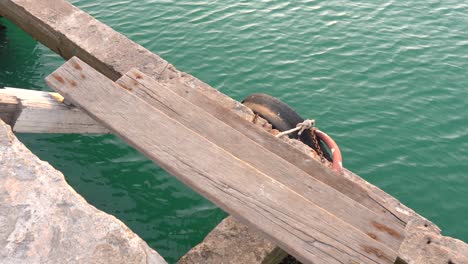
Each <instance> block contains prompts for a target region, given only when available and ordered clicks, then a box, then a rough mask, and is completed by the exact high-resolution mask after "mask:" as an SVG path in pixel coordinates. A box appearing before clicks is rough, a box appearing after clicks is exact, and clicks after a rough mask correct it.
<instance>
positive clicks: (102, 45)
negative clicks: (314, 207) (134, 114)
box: [0, 0, 408, 224]
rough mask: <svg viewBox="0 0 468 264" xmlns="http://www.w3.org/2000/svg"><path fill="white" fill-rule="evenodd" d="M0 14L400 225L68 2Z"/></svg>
mask: <svg viewBox="0 0 468 264" xmlns="http://www.w3.org/2000/svg"><path fill="white" fill-rule="evenodd" d="M0 14H2V15H4V16H5V17H7V18H8V19H10V20H12V21H13V22H14V23H16V24H18V25H19V26H20V27H22V28H23V29H24V30H25V31H26V32H28V33H30V34H31V35H32V36H33V37H35V38H36V39H38V40H39V41H41V42H42V43H43V44H44V45H46V46H48V47H49V48H51V49H52V50H54V51H56V52H57V53H59V54H60V55H61V56H62V57H64V58H66V59H68V58H70V57H72V56H75V55H76V56H78V57H79V58H81V59H82V60H83V61H85V62H87V63H88V64H90V65H92V66H93V67H94V68H95V69H97V70H98V71H100V72H101V73H103V74H104V75H106V76H107V77H109V78H111V79H112V80H116V79H118V78H119V77H120V76H121V75H123V74H125V73H126V72H127V71H129V70H130V69H131V68H135V67H136V68H138V69H139V70H141V71H142V72H144V73H145V74H148V75H149V76H150V77H152V78H157V79H158V81H160V82H161V83H164V84H166V85H168V88H170V89H172V90H173V91H175V92H176V93H178V94H179V95H180V96H182V97H184V98H186V99H187V100H188V101H190V102H192V103H193V104H195V105H197V106H199V107H201V108H203V109H204V110H205V111H207V112H209V113H210V114H212V115H213V116H215V117H216V118H218V119H220V120H223V121H224V122H226V123H228V124H229V125H230V126H231V127H233V128H236V129H237V130H238V131H240V132H242V133H244V134H245V135H246V136H248V137H250V138H251V139H253V140H255V141H258V142H262V144H263V146H264V147H266V148H267V149H268V150H270V151H272V152H274V153H275V154H277V155H279V156H281V157H282V158H284V159H286V160H288V161H289V162H291V163H293V164H294V165H296V166H297V167H299V168H301V169H302V170H304V171H306V172H308V173H309V174H310V175H313V177H316V178H317V179H318V180H320V181H322V182H324V183H326V184H328V185H330V186H332V187H333V188H335V189H337V190H339V191H340V192H342V193H344V194H346V195H347V196H349V197H351V198H352V199H354V200H356V201H358V202H359V203H361V204H363V205H365V206H366V207H368V208H369V209H371V210H373V211H375V212H376V213H380V212H384V213H385V214H388V215H389V218H394V221H395V222H401V223H402V224H405V223H406V222H407V220H408V216H407V215H406V214H404V213H401V212H399V211H398V210H395V208H393V207H392V206H391V205H390V206H389V204H388V203H387V202H386V201H385V200H384V199H382V198H381V197H380V196H379V195H375V194H374V193H372V192H369V191H368V190H365V189H363V188H362V187H360V186H359V185H357V184H355V183H353V182H351V181H349V180H348V179H346V178H344V177H342V176H340V175H336V174H334V173H331V172H323V171H324V169H323V167H322V166H321V165H320V164H319V163H318V162H316V161H314V160H312V159H311V158H310V157H308V156H307V155H306V154H304V153H302V152H300V151H298V150H297V149H295V148H294V147H292V146H290V145H288V144H286V143H282V142H279V141H278V140H274V139H273V138H272V137H267V136H266V135H265V134H266V133H265V132H264V131H261V130H260V129H259V128H257V127H255V126H254V125H252V124H248V123H246V122H238V120H241V118H240V117H236V115H240V116H243V117H246V116H247V117H248V114H246V112H247V111H246V109H245V107H243V106H242V105H240V104H238V103H237V102H235V101H234V100H232V99H231V98H229V97H227V96H224V95H223V94H221V93H219V92H217V91H216V90H215V89H213V88H211V87H209V86H208V85H206V84H204V83H203V82H201V81H199V80H198V79H196V78H194V77H192V76H190V75H189V74H186V73H182V72H179V71H177V70H176V69H175V68H174V67H173V66H172V65H170V64H168V63H167V62H166V61H164V60H163V59H161V58H160V57H159V56H157V55H155V54H153V53H151V52H150V51H148V50H147V49H145V48H143V47H141V46H140V45H138V44H136V43H134V42H132V41H131V40H129V39H127V38H125V37H124V36H123V35H121V34H119V33H118V32H115V31H114V30H112V29H111V28H110V27H108V26H106V25H104V24H102V23H100V22H99V21H97V20H95V19H94V18H92V17H91V16H89V15H88V14H86V13H84V12H83V11H81V10H79V9H78V8H76V7H74V6H73V5H71V4H70V3H68V2H66V1H64V0H42V1H35V0H0ZM176 84H179V85H176ZM194 88H196V89H194ZM207 97H209V98H207ZM232 111H233V112H235V113H236V114H234V113H232ZM236 119H237V120H236ZM317 171H320V173H317Z"/></svg>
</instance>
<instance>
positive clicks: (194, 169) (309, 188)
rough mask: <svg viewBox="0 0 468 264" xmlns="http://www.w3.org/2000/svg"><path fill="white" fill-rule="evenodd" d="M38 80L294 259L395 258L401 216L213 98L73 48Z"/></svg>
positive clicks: (391, 260) (382, 260) (359, 260)
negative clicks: (78, 54) (302, 163)
mask: <svg viewBox="0 0 468 264" xmlns="http://www.w3.org/2000/svg"><path fill="white" fill-rule="evenodd" d="M47 82H48V84H49V85H50V86H51V87H52V88H53V89H54V90H56V91H58V92H59V93H61V94H62V95H63V96H64V97H65V98H66V99H67V100H69V101H70V102H72V103H73V104H75V105H77V106H79V107H80V108H82V110H83V111H84V112H86V113H87V114H88V115H89V116H91V117H92V118H94V119H95V120H97V121H99V122H100V123H102V125H104V126H105V127H107V128H108V129H109V130H110V131H112V132H113V133H115V134H116V135H118V136H120V137H121V138H122V139H124V140H125V141H126V142H128V143H129V144H131V145H132V146H134V147H135V148H137V149H138V150H139V151H141V152H142V153H143V154H145V155H146V156H147V157H149V158H150V159H152V160H153V161H155V162H156V163H158V164H159V165H160V166H161V167H163V168H164V169H166V170H167V171H168V172H170V173H171V174H173V175H174V176H176V177H177V178H178V179H179V180H181V181H182V182H184V183H185V184H187V185H188V186H190V187H191V188H193V189H194V190H196V191H198V192H199V193H200V194H202V195H203V196H205V197H206V198H208V199H209V200H211V201H213V202H214V203H215V204H217V205H218V206H220V207H221V208H223V209H224V210H226V211H227V212H229V213H230V214H232V215H234V216H236V217H237V218H238V219H240V220H242V221H244V222H245V223H247V224H249V225H251V226H253V227H255V228H256V229H258V230H261V231H262V232H263V233H264V234H266V235H267V236H269V237H270V238H271V239H273V240H274V241H275V242H276V243H277V244H278V245H280V246H281V247H282V248H283V249H284V250H286V251H287V252H289V253H290V254H292V255H294V256H296V257H297V258H298V259H300V260H301V261H302V262H304V263H313V262H314V263H394V261H395V260H396V259H397V253H396V252H397V251H398V248H399V246H400V243H401V241H402V240H403V238H404V232H403V225H402V224H401V222H398V221H396V220H395V218H392V217H390V216H391V214H390V215H389V214H388V212H387V211H386V210H383V209H382V208H380V209H378V210H377V208H374V210H371V209H369V208H368V207H366V206H364V205H362V204H361V203H360V202H357V201H356V199H357V198H356V199H351V198H350V197H348V196H347V195H345V194H343V193H342V192H339V191H337V190H336V189H334V188H332V187H331V186H330V185H327V184H325V183H323V182H322V181H320V180H318V179H316V178H315V177H312V176H311V175H310V174H314V175H315V176H316V177H320V176H317V175H321V177H326V176H327V175H333V173H332V172H331V171H327V169H325V168H320V169H318V170H316V171H315V172H310V173H307V172H305V171H304V170H303V169H301V168H300V167H299V166H296V165H294V164H292V163H291V162H290V161H288V160H286V159H284V158H283V157H282V156H281V155H278V154H277V153H275V152H273V151H271V150H272V148H274V145H272V144H274V143H275V142H276V143H277V146H279V145H281V144H280V142H281V141H280V140H278V139H276V138H274V137H273V136H272V135H270V134H268V133H263V134H260V133H258V134H255V137H253V138H255V139H256V140H253V138H252V137H251V136H248V135H246V131H242V132H243V133H242V132H241V131H240V130H242V126H243V125H244V126H248V125H247V124H249V123H248V122H247V121H245V120H242V119H238V120H235V121H236V122H238V124H233V123H230V122H225V121H226V120H220V119H219V118H217V116H216V115H223V113H224V112H227V111H228V110H225V111H223V109H222V108H217V109H216V111H219V113H217V114H216V115H214V114H213V112H208V111H206V110H204V109H202V108H201V107H199V106H196V105H195V104H193V103H191V102H189V101H187V100H186V99H184V98H183V97H181V96H179V95H178V94H176V93H174V92H173V91H172V89H168V88H167V87H165V86H163V85H161V84H159V83H158V82H156V81H155V80H153V79H151V78H150V77H148V76H146V75H145V74H143V73H141V72H139V71H137V70H131V71H130V72H128V73H127V74H126V75H125V76H123V77H122V78H120V79H119V80H118V81H117V83H114V82H113V81H111V80H109V79H108V78H107V77H105V76H104V75H102V74H100V73H99V72H97V71H95V70H94V69H93V68H91V67H90V66H88V65H87V64H85V63H83V62H82V61H81V60H79V59H77V58H72V59H71V60H70V61H69V62H67V63H66V64H65V65H64V66H62V67H61V68H60V69H58V70H57V71H56V72H54V73H53V74H51V75H50V76H48V77H47ZM231 122H232V120H231ZM239 124H240V125H239ZM249 125H251V124H249ZM232 126H235V128H233V127H232ZM249 131H250V129H249ZM254 131H257V130H254ZM309 161H312V160H310V159H309ZM312 162H315V161H312ZM315 163H316V162H315ZM331 177H333V176H331ZM362 200H363V201H367V200H365V199H362Z"/></svg>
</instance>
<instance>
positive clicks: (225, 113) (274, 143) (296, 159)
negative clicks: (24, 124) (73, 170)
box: [120, 75, 407, 227]
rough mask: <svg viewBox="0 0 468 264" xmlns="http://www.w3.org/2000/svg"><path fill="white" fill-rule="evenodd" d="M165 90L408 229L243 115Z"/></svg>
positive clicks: (390, 211) (198, 96) (195, 94)
mask: <svg viewBox="0 0 468 264" xmlns="http://www.w3.org/2000/svg"><path fill="white" fill-rule="evenodd" d="M126 78H131V79H136V77H135V76H132V75H127V77H126ZM123 82H125V83H123ZM120 83H122V84H123V87H125V86H126V85H130V86H131V84H132V83H133V82H132V81H128V80H127V81H125V79H124V77H123V78H122V79H121V82H120ZM165 87H166V88H167V89H170V90H171V91H172V92H174V93H176V94H177V95H179V96H181V97H182V98H184V99H186V100H187V101H189V102H190V103H191V104H192V105H195V106H198V107H200V108H202V109H203V110H205V111H206V112H208V113H209V114H211V115H212V116H213V117H214V118H215V119H218V120H221V121H222V122H224V123H226V124H227V125H228V126H230V127H231V128H233V129H235V130H237V131H239V132H240V133H242V134H243V135H244V136H246V137H248V138H250V139H252V140H253V141H255V142H257V143H259V144H260V145H262V146H263V147H264V148H266V149H267V150H269V151H271V152H273V153H274V154H276V155H278V156H280V157H281V158H283V159H285V160H286V161H288V162H290V163H291V164H293V165H295V166H297V167H298V168H300V169H301V170H303V171H304V172H306V173H307V174H309V175H310V176H312V177H314V178H316V179H317V180H319V181H321V182H323V183H325V184H327V185H329V186H331V187H333V188H334V189H336V190H338V191H340V192H341V193H343V194H345V195H347V196H348V197H350V198H351V199H353V200H355V201H356V202H358V203H360V204H362V205H364V206H365V207H367V208H369V209H370V210H372V211H374V212H375V213H376V214H379V215H381V214H383V215H385V217H386V218H387V219H388V220H389V221H391V222H394V223H395V224H397V225H399V226H400V227H404V225H405V223H406V219H407V218H406V215H403V214H401V213H399V212H397V211H395V210H394V208H389V207H388V206H387V204H386V202H385V201H384V200H382V199H380V197H379V196H377V195H372V194H369V192H368V191H367V190H365V189H364V188H362V187H361V186H359V185H358V184H356V183H355V182H352V181H350V180H349V179H347V178H345V177H343V176H342V175H338V174H336V173H334V172H333V171H331V170H329V169H328V168H325V167H324V166H323V165H322V164H320V163H319V162H318V161H316V160H314V159H313V158H311V157H310V156H309V155H307V154H305V153H304V152H301V151H300V150H298V149H296V148H295V147H293V146H291V145H289V144H288V143H286V142H283V141H280V140H278V139H277V138H276V137H274V136H273V135H271V134H270V133H268V132H266V131H264V130H263V129H261V128H259V127H258V126H256V125H255V124H253V123H251V122H248V121H246V120H245V119H243V118H242V117H240V116H239V115H237V114H235V113H233V112H232V111H230V110H229V109H228V108H225V107H223V106H222V105H220V104H219V103H217V102H215V101H213V100H211V99H209V98H207V97H206V96H204V95H203V94H202V93H201V92H200V91H198V90H196V89H192V88H190V87H188V86H187V85H186V84H185V83H182V82H174V83H172V84H170V85H165ZM127 88H129V87H127ZM145 91H146V90H139V89H136V90H135V91H132V92H133V93H136V94H137V93H139V94H140V95H141V96H143V97H145V96H146V97H151V94H150V95H145V94H144V93H145Z"/></svg>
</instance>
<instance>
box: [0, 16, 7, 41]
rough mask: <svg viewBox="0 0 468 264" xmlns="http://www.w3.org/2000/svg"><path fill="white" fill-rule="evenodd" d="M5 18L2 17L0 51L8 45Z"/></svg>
mask: <svg viewBox="0 0 468 264" xmlns="http://www.w3.org/2000/svg"><path fill="white" fill-rule="evenodd" d="M3 20H4V18H3V17H1V16H0V49H3V47H4V46H5V45H6V26H4V25H3Z"/></svg>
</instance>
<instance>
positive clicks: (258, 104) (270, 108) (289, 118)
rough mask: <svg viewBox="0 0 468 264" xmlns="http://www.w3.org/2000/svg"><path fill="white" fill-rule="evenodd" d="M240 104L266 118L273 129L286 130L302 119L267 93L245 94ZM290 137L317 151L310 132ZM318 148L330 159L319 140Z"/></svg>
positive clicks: (294, 134)
mask: <svg viewBox="0 0 468 264" xmlns="http://www.w3.org/2000/svg"><path fill="white" fill-rule="evenodd" d="M242 104H244V105H245V106H247V107H248V108H250V109H251V110H252V111H253V112H254V113H255V114H258V115H259V116H260V117H262V118H264V119H266V120H267V121H268V122H269V123H270V124H271V125H272V126H273V128H274V129H277V130H279V131H281V132H282V131H286V130H289V129H292V128H295V127H296V125H297V124H298V123H301V122H303V121H304V119H303V118H302V117H301V116H300V115H299V114H298V113H297V112H296V111H294V109H292V108H291V107H290V106H289V105H287V104H286V103H284V102H283V101H281V100H279V99H278V98H276V97H273V96H271V95H268V94H263V93H255V94H251V95H249V96H247V97H246V98H245V99H244V100H243V101H242ZM288 136H289V137H290V138H293V139H299V140H300V141H302V142H303V143H305V144H307V145H308V146H309V147H311V148H312V149H314V150H315V151H317V149H316V146H315V144H314V141H313V139H312V135H311V133H308V131H304V132H303V133H302V134H301V136H300V138H299V137H298V134H297V132H294V133H291V134H289V135H288ZM319 145H320V148H321V150H322V152H323V156H324V157H325V158H326V159H327V160H329V161H332V159H331V156H330V154H329V153H328V150H327V148H326V147H325V146H324V144H323V142H321V141H319Z"/></svg>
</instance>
